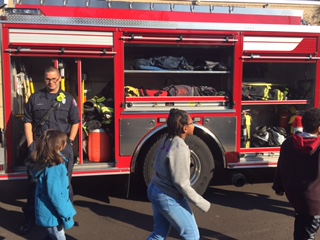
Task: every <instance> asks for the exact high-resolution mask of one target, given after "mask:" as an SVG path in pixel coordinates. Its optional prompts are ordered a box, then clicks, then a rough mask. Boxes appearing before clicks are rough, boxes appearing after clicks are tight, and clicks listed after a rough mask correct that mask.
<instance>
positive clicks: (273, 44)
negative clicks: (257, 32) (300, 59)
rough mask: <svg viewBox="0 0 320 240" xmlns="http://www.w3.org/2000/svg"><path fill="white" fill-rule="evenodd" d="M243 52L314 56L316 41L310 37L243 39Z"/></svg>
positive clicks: (254, 37) (249, 37)
mask: <svg viewBox="0 0 320 240" xmlns="http://www.w3.org/2000/svg"><path fill="white" fill-rule="evenodd" d="M243 51H244V52H245V53H246V54H248V53H283V54H284V53H285V54H290V55H291V54H311V55H312V54H314V53H316V52H317V39H316V38H312V37H309V38H308V37H260V36H259V37H256V36H245V37H243Z"/></svg>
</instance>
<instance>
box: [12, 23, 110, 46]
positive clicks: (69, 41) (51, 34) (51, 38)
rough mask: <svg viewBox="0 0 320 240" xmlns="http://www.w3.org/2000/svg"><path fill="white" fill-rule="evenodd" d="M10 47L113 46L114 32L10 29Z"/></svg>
mask: <svg viewBox="0 0 320 240" xmlns="http://www.w3.org/2000/svg"><path fill="white" fill-rule="evenodd" d="M9 45H10V46H24V45H32V46H35V45H45V46H48V45H51V46H53V45H54V46H60V45H61V46H66V45H67V46H68V45H72V46H74V45H78V46H80V45H81V46H90V47H99V46H104V47H105V46H113V33H112V32H102V31H100V32H96V31H67V30H44V29H18V28H12V29H9Z"/></svg>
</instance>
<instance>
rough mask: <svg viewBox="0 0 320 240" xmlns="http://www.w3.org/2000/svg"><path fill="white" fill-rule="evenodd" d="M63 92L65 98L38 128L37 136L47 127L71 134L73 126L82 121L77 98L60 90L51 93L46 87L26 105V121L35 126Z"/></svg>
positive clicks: (35, 94) (35, 134) (32, 96)
mask: <svg viewBox="0 0 320 240" xmlns="http://www.w3.org/2000/svg"><path fill="white" fill-rule="evenodd" d="M61 92H62V93H63V94H64V95H65V99H63V100H62V101H61V102H59V103H58V106H57V107H56V108H55V109H54V110H53V113H50V115H49V119H48V121H46V122H45V123H44V124H43V126H41V127H40V126H39V127H38V128H37V132H35V133H34V136H35V137H38V136H40V135H41V134H42V133H43V132H44V131H45V130H47V129H56V130H60V131H62V132H65V133H67V134H68V135H69V134H70V130H71V126H72V125H73V124H77V123H79V122H80V118H79V110H78V106H77V102H76V100H75V99H74V98H73V96H72V95H71V94H69V93H67V92H64V91H62V90H59V92H58V93H57V94H51V93H49V92H48V91H47V90H46V88H44V89H41V90H39V91H38V92H36V93H34V94H33V95H31V97H30V98H29V101H28V103H27V104H26V106H25V111H24V122H25V123H31V124H32V125H33V127H35V126H36V125H37V124H38V122H40V121H41V119H42V117H43V116H44V115H45V114H46V112H47V111H48V110H49V109H50V108H51V106H52V104H53V103H55V101H57V100H56V97H57V96H58V95H59V94H60V93H61Z"/></svg>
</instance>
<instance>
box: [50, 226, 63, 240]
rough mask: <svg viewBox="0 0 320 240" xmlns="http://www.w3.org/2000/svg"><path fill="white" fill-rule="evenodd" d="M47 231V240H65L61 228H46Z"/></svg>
mask: <svg viewBox="0 0 320 240" xmlns="http://www.w3.org/2000/svg"><path fill="white" fill-rule="evenodd" d="M47 230H48V232H49V236H48V237H47V239H55V240H66V235H65V233H64V229H63V227H62V226H59V227H52V228H47ZM59 230H60V231H59Z"/></svg>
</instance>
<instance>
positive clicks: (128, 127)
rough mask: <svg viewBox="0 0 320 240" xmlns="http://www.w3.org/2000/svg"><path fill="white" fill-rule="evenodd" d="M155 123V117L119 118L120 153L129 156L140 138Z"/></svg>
mask: <svg viewBox="0 0 320 240" xmlns="http://www.w3.org/2000/svg"><path fill="white" fill-rule="evenodd" d="M155 125H156V119H155V118H137V119H122V120H120V154H121V156H130V155H132V154H133V152H134V150H135V148H136V146H137V145H138V143H139V142H140V141H141V139H142V138H143V137H144V136H145V135H146V134H147V133H148V132H149V131H150V130H151V129H153V128H154V127H155Z"/></svg>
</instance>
